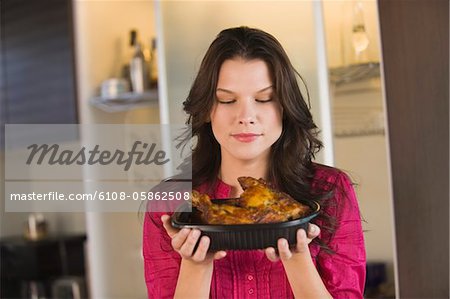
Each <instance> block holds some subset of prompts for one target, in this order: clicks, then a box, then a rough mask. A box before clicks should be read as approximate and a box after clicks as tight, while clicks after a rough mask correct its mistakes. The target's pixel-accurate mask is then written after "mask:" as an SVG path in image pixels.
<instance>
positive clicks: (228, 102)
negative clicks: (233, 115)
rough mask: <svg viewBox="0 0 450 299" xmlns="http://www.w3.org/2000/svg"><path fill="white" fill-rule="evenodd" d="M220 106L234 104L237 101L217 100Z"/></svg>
mask: <svg viewBox="0 0 450 299" xmlns="http://www.w3.org/2000/svg"><path fill="white" fill-rule="evenodd" d="M217 102H219V103H220V104H233V103H234V102H236V100H217Z"/></svg>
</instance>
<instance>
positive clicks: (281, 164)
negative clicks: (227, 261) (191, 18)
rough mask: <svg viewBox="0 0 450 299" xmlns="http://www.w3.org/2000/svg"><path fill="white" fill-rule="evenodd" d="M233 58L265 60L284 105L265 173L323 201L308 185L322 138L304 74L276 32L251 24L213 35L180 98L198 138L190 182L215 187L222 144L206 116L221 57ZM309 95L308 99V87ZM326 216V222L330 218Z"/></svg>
mask: <svg viewBox="0 0 450 299" xmlns="http://www.w3.org/2000/svg"><path fill="white" fill-rule="evenodd" d="M234 58H242V59H244V60H254V59H260V60H263V61H264V62H265V63H266V64H267V66H268V68H269V71H270V74H271V79H272V83H273V87H274V94H275V96H276V99H277V100H278V101H279V103H280V105H281V107H282V108H283V120H282V126H283V128H282V133H281V136H280V138H279V139H278V140H277V141H276V142H275V143H274V144H273V145H272V148H271V153H270V158H269V159H270V161H269V173H268V177H267V178H266V179H267V180H268V181H269V183H271V184H272V185H274V186H276V187H277V188H278V189H279V190H281V191H283V192H286V193H288V194H289V195H291V196H292V197H293V198H301V199H304V200H318V201H319V202H321V201H323V199H324V198H326V197H328V196H326V194H324V193H323V192H322V193H320V192H319V193H318V192H317V190H314V191H313V190H312V179H313V177H314V172H315V166H314V163H313V162H312V160H313V159H314V157H315V154H316V153H317V152H318V151H319V150H320V149H321V147H322V143H321V141H320V140H319V139H318V138H317V135H318V133H319V131H318V128H317V126H316V125H315V123H314V121H313V118H312V115H311V112H310V107H309V105H307V102H306V101H305V98H304V96H303V95H302V93H301V91H300V87H299V85H298V81H297V77H298V78H299V79H300V80H301V82H302V83H303V84H304V80H303V79H302V78H301V76H300V74H299V73H298V72H297V71H296V70H295V69H294V67H293V65H292V63H291V62H290V60H289V58H288V56H287V54H286V52H285V51H284V49H283V47H282V46H281V44H280V43H279V42H278V40H277V39H276V38H275V37H273V36H272V35H270V34H269V33H266V32H264V31H262V30H259V29H255V28H249V27H236V28H229V29H225V30H223V31H221V32H220V33H219V34H218V35H217V37H216V38H215V40H214V41H213V42H212V44H211V45H210V46H209V48H208V50H207V52H206V54H205V56H204V58H203V60H202V62H201V65H200V69H199V71H198V74H197V76H196V78H195V80H194V82H193V84H192V87H191V89H190V92H189V95H188V97H187V99H186V101H185V102H184V103H183V105H184V111H185V112H186V113H187V114H188V115H189V117H188V120H187V122H186V123H187V124H188V125H190V126H191V127H192V137H194V138H196V142H197V143H196V145H195V147H194V148H193V150H192V185H193V187H194V188H195V187H198V186H200V185H202V184H205V183H206V184H208V186H209V187H210V190H214V186H215V184H216V183H217V177H218V173H219V169H220V163H221V156H220V145H219V143H218V142H217V140H216V139H215V137H214V134H213V132H212V128H211V123H210V122H209V116H210V113H211V109H212V107H213V105H214V102H215V101H216V88H217V82H218V77H219V72H220V68H221V66H222V64H223V62H224V61H226V60H228V59H234ZM305 87H306V85H305ZM306 90H307V89H306ZM307 101H308V103H309V93H308V91H307ZM189 137H190V136H189ZM185 141H187V140H185ZM328 195H329V194H328ZM326 218H327V217H326ZM326 220H327V221H325V222H326V223H330V219H326Z"/></svg>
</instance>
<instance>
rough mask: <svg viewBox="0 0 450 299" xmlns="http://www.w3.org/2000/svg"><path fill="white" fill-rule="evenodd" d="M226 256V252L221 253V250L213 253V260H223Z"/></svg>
mask: <svg viewBox="0 0 450 299" xmlns="http://www.w3.org/2000/svg"><path fill="white" fill-rule="evenodd" d="M226 256H227V252H226V251H223V250H221V251H217V252H216V253H214V259H215V260H220V259H223V258H224V257H226Z"/></svg>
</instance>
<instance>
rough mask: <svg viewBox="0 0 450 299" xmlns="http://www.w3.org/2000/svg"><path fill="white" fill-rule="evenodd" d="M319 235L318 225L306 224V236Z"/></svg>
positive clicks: (313, 236)
mask: <svg viewBox="0 0 450 299" xmlns="http://www.w3.org/2000/svg"><path fill="white" fill-rule="evenodd" d="M319 235H320V227H318V226H317V225H315V224H312V223H310V224H309V226H308V238H309V239H311V240H312V239H314V238H316V237H317V236H319Z"/></svg>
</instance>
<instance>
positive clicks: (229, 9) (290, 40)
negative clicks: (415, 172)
mask: <svg viewBox="0 0 450 299" xmlns="http://www.w3.org/2000/svg"><path fill="white" fill-rule="evenodd" d="M7 2H8V1H2V4H1V5H2V6H1V8H2V26H4V28H6V29H7V28H8V26H10V28H13V27H14V26H16V27H17V28H19V29H20V24H21V23H24V22H25V19H27V20H28V22H29V23H28V24H27V25H26V26H28V27H27V28H26V31H23V32H24V34H25V32H27V34H29V35H30V36H31V35H32V34H33V32H35V38H36V39H34V40H32V41H31V42H32V43H37V44H41V43H42V44H45V43H46V42H47V41H46V39H47V40H48V41H49V43H50V44H51V41H50V40H51V36H49V35H48V32H49V30H50V29H48V30H47V31H42V32H40V31H39V28H37V27H34V26H33V25H32V22H35V24H37V25H42V24H45V26H50V27H51V26H52V25H51V22H52V21H55V22H57V21H59V22H61V19H56V18H48V19H39V17H37V15H36V14H37V12H36V11H35V10H33V9H29V8H28V9H27V5H28V6H29V5H31V4H29V1H9V3H8V4H5V3H7ZM61 2H63V3H65V5H66V7H62V8H61V9H60V11H59V14H61V13H62V14H63V16H62V17H61V16H60V18H62V22H63V23H64V21H66V25H67V24H68V25H67V26H68V27H67V28H66V31H65V32H62V33H61V32H60V34H61V35H66V36H65V38H66V39H65V41H66V44H68V45H69V48H68V50H67V52H68V54H67V57H65V58H66V60H62V59H63V58H64V57H63V58H61V57H60V59H61V60H55V61H53V62H51V61H52V59H53V58H54V57H47V58H46V59H49V61H50V62H51V63H66V64H69V65H72V68H69V70H66V71H67V72H69V73H71V77H70V76H69V79H68V81H69V82H68V83H67V82H66V83H67V86H68V90H70V91H71V92H72V94H73V96H72V97H70V96H67V95H64V98H65V99H66V103H65V106H47V108H46V109H48V108H50V107H54V108H55V111H56V113H57V114H61V113H65V112H61V111H67V110H74V111H75V115H73V113H72V114H71V112H70V111H69V112H68V114H70V115H69V116H67V118H63V119H59V120H56V121H54V123H65V122H72V123H76V122H79V123H82V124H93V123H101V124H103V123H105V124H121V123H135V124H148V123H153V124H159V123H180V122H183V121H184V119H185V117H184V114H183V112H182V110H181V107H182V105H181V103H182V102H183V100H184V98H185V97H186V95H187V92H188V90H189V87H190V84H191V82H192V80H193V78H194V75H195V72H196V70H197V68H198V66H199V64H200V60H201V58H202V56H203V54H204V52H205V51H206V48H207V46H208V45H209V43H210V42H211V41H212V40H213V38H214V37H215V35H216V34H217V33H218V32H219V31H220V30H221V29H223V28H226V27H231V26H238V25H247V26H252V27H258V28H261V29H263V30H266V31H268V32H270V33H272V34H273V35H274V36H275V37H277V38H278V39H279V40H280V42H281V43H282V44H283V45H284V47H285V49H286V50H287V52H288V55H289V56H290V57H291V59H292V62H293V64H294V66H295V67H296V68H297V70H298V71H299V72H300V73H301V74H302V76H303V77H304V78H305V80H306V82H307V84H308V88H309V91H310V94H311V104H312V112H313V115H314V117H315V120H316V122H317V123H318V124H319V127H320V128H321V129H322V138H323V141H324V144H325V148H326V149H325V150H324V152H323V153H322V154H321V155H320V156H319V157H318V159H317V160H318V162H322V163H325V164H330V165H335V166H336V167H339V168H341V169H343V170H345V171H347V172H348V173H349V175H350V176H351V177H352V179H353V180H354V182H355V183H356V185H355V189H356V192H357V195H358V198H359V203H360V208H361V212H362V215H363V217H364V219H365V223H364V229H365V230H366V232H365V240H366V246H367V254H368V261H369V262H371V263H372V265H374V266H376V265H380V263H381V264H382V265H384V266H385V267H386V269H385V271H386V272H385V275H386V277H385V280H384V284H383V285H382V289H381V290H380V292H384V293H385V298H386V297H388V296H392V295H393V284H394V268H393V265H394V254H393V252H394V244H393V212H392V199H391V195H390V186H389V170H388V157H387V145H386V142H387V141H386V135H385V123H386V121H385V112H384V103H383V97H382V94H383V92H382V86H381V83H380V82H381V80H380V66H379V62H380V41H379V39H380V38H379V32H378V26H379V25H378V17H377V4H376V1H373V0H367V1H324V2H318V1H277V2H275V1H273V2H271V1H267V2H258V3H256V2H239V1H237V2H235V1H233V2H232V1H208V2H203V1H193V2H190V1H162V2H154V1H85V0H74V1H60V2H59V3H61ZM42 3H47V4H46V5H44V4H42ZM56 3H57V1H49V0H46V1H42V2H41V4H40V5H39V6H40V7H39V9H41V10H46V11H53V12H54V14H55V15H56V14H58V11H56V9H54V7H55V6H56ZM58 5H61V4H58ZM255 6H257V7H258V9H257V10H255ZM8 9H9V11H8ZM22 9H23V10H22ZM14 10H16V11H17V10H18V11H20V10H22V11H21V12H22V13H17V14H16V15H14ZM12 16H13V17H12ZM64 17H65V18H64ZM17 24H19V25H17ZM19 29H18V30H19ZM132 29H135V30H137V33H138V38H139V40H140V42H141V43H142V46H143V50H144V53H145V54H146V57H147V58H149V59H153V62H156V64H157V69H158V85H157V87H158V88H157V89H154V90H153V92H150V93H147V94H144V95H142V97H141V98H140V99H137V100H136V99H135V98H133V99H132V100H130V101H128V102H127V99H126V98H125V99H124V100H123V101H117V102H112V101H104V100H103V99H102V98H100V97H99V96H100V94H101V86H102V83H103V82H104V81H105V80H107V79H109V78H117V77H121V76H122V74H123V66H124V65H126V64H127V63H129V61H130V59H131V57H132V56H133V53H134V52H133V51H134V50H133V47H130V45H129V34H130V30H132ZM6 33H8V31H6ZM9 38H10V39H6V41H9V42H10V43H9V44H6V52H5V53H6V55H5V54H2V55H3V57H2V66H3V65H4V62H3V59H5V61H14V59H19V58H20V53H23V52H20V53H13V51H12V49H14V45H15V44H14V42H15V39H14V38H12V37H9ZM23 38H24V39H26V38H27V36H25V35H24V36H23ZM153 39H156V49H155V48H154V49H153V52H152V43H153V42H152V40H153ZM3 40H4V39H3V38H2V41H3ZM10 45H11V46H10ZM8 47H10V48H8ZM36 47H37V46H36ZM49 47H50V50H58V49H59V48H53V49H52V46H51V45H50V46H49ZM8 50H9V52H8ZM8 55H9V56H8ZM28 55H30V56H27V58H28V59H30V58H32V59H35V60H39V59H40V56H37V55H39V52H38V51H36V52H35V53H33V52H31V53H28ZM32 55H36V56H35V57H33V56H32ZM22 63H23V64H26V63H28V62H26V61H23V62H22ZM25 67H26V65H25ZM6 70H7V71H6V78H8V76H10V77H14V75H15V74H16V73H15V71H17V70H16V69H12V70H11V69H8V68H6ZM8 72H9V73H8ZM2 75H5V73H2ZM34 80H38V81H37V82H32V83H33V84H36V85H39V84H40V83H41V82H42V81H41V80H44V79H43V78H42V77H41V78H39V79H36V78H35V79H34ZM48 80H51V78H48ZM8 84H9V85H8ZM1 87H2V98H3V97H4V96H5V97H4V98H6V99H8V97H10V98H11V97H12V96H14V95H13V88H14V86H13V85H11V83H10V82H9V83H4V81H3V80H2V86H1ZM27 88H31V87H25V88H24V89H27ZM29 95H31V96H33V95H38V93H37V92H36V94H33V91H30V93H29ZM19 96H20V95H18V96H17V97H19ZM31 96H28V97H31ZM40 97H42V93H41V94H40ZM32 100H33V101H37V100H40V98H38V97H34V98H33V99H32ZM6 101H11V99H9V100H6ZM43 101H44V102H45V100H44V99H43ZM8 103H9V102H8ZM45 103H47V102H45ZM47 104H48V103H47ZM13 108H14V106H13V105H12V104H11V103H9V104H3V105H2V110H3V112H2V116H3V120H2V123H4V122H6V123H8V122H9V123H14V122H16V123H20V122H23V123H26V122H27V116H30V115H32V114H36V111H34V110H26V109H25V108H24V109H25V110H20V109H19V108H17V109H16V110H14V109H13ZM5 111H7V112H5ZM32 111H34V112H33V113H32ZM21 115H22V116H21ZM46 117H47V116H46ZM45 119H47V120H48V119H49V118H43V119H41V122H42V123H45V121H44V120H45ZM65 120H67V121H65ZM29 122H30V123H38V122H39V121H38V120H36V119H33V120H31V121H29ZM2 161H3V159H2ZM1 169H3V165H1ZM2 176H4V173H3V172H2ZM2 181H3V177H2ZM0 198H1V199H0V200H1V202H2V206H4V203H3V202H4V198H3V194H1V195H0ZM0 216H1V227H0V237H1V238H2V239H3V240H9V239H8V238H11V237H12V236H21V235H22V234H23V232H24V225H25V223H26V222H27V220H28V214H25V213H5V212H4V208H2V210H1V214H0ZM44 217H45V219H46V221H47V223H48V225H49V227H48V231H49V232H50V234H54V235H63V236H70V235H86V237H87V241H86V246H85V253H86V254H85V264H86V269H85V270H86V281H87V284H88V290H89V293H90V296H91V297H92V298H145V297H146V289H145V283H144V273H143V262H142V255H141V234H142V218H141V217H140V216H139V215H138V213H137V212H136V213H86V214H84V213H44ZM5 242H6V241H5ZM4 257H5V256H4V255H3V256H2V258H4ZM374 269H378V268H376V267H375V268H374ZM2 275H4V273H3V272H2ZM377 279H379V280H380V281H382V280H383V277H382V276H381V277H378V278H377V277H375V278H374V282H375V283H376V282H377ZM0 287H1V288H2V289H4V288H5V284H3V285H2V286H0ZM21 287H23V286H21ZM374 296H375V295H374Z"/></svg>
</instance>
